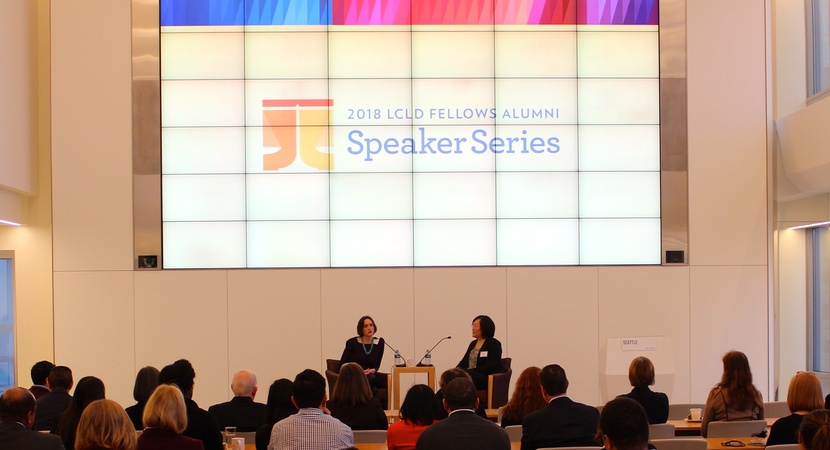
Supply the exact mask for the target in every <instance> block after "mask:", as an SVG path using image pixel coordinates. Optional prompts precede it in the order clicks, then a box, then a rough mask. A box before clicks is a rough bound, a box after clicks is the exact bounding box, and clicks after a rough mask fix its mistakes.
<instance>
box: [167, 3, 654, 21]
mask: <svg viewBox="0 0 830 450" xmlns="http://www.w3.org/2000/svg"><path fill="white" fill-rule="evenodd" d="M160 7H161V8H160V9H161V18H160V20H161V25H162V26H203V25H207V26H228V25H236V26H239V25H657V23H658V8H657V7H658V0H160Z"/></svg>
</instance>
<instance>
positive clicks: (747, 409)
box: [700, 350, 764, 437]
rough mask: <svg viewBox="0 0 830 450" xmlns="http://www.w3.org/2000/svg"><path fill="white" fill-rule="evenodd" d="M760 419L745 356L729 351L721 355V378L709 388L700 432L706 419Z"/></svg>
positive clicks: (759, 402)
mask: <svg viewBox="0 0 830 450" xmlns="http://www.w3.org/2000/svg"><path fill="white" fill-rule="evenodd" d="M763 418H764V401H763V399H762V398H761V391H759V390H758V389H757V388H756V387H755V385H754V384H752V371H750V369H749V360H748V359H747V357H746V355H745V354H743V353H741V352H739V351H735V350H732V351H730V352H727V353H726V354H725V355H723V375H722V376H721V381H720V383H718V384H717V385H715V387H713V388H712V390H711V391H709V397H708V398H707V399H706V406H705V407H704V408H703V420H702V422H701V424H700V434H701V436H703V437H706V435H707V434H708V432H709V422H714V421H716V420H758V419H763Z"/></svg>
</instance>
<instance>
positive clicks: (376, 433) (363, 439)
mask: <svg viewBox="0 0 830 450" xmlns="http://www.w3.org/2000/svg"><path fill="white" fill-rule="evenodd" d="M352 433H353V434H354V443H355V444H385V443H386V430H355V431H352Z"/></svg>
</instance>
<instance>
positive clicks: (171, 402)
mask: <svg viewBox="0 0 830 450" xmlns="http://www.w3.org/2000/svg"><path fill="white" fill-rule="evenodd" d="M142 419H143V422H144V426H145V427H146V428H164V429H168V430H173V431H174V432H175V433H176V434H181V433H182V432H183V431H184V430H185V428H187V408H186V407H185V405H184V396H183V395H182V392H181V391H180V390H179V388H177V387H176V386H172V385H169V384H162V385H160V386H159V387H157V388H156V390H155V391H154V392H153V395H151V396H150V399H149V400H147V406H145V407H144V416H143V417H142Z"/></svg>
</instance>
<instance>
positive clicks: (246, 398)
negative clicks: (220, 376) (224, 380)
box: [208, 370, 268, 432]
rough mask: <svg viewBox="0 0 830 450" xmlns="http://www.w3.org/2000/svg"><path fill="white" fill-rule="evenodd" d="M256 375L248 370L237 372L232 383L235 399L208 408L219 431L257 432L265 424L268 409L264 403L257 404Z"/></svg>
mask: <svg viewBox="0 0 830 450" xmlns="http://www.w3.org/2000/svg"><path fill="white" fill-rule="evenodd" d="M258 389H259V388H258V387H257V382H256V374H255V373H253V372H249V371H247V370H241V371H239V372H236V373H235V374H234V376H233V381H231V392H233V395H234V397H233V398H232V399H231V400H230V401H229V402H225V403H219V404H218V405H213V406H211V407H210V408H208V412H210V413H211V414H213V417H215V418H216V422H218V423H219V429H220V430H224V429H225V427H236V431H240V432H251V431H256V430H257V428H259V427H260V426H261V425H262V424H263V423H265V414H266V413H267V409H268V408H267V407H266V406H265V405H263V404H262V403H256V402H255V401H254V397H256V393H257V390H258Z"/></svg>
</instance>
